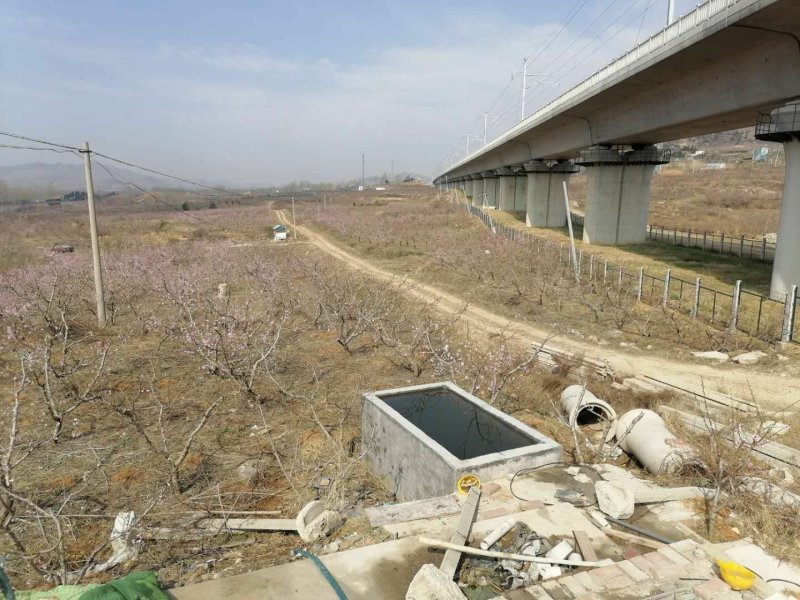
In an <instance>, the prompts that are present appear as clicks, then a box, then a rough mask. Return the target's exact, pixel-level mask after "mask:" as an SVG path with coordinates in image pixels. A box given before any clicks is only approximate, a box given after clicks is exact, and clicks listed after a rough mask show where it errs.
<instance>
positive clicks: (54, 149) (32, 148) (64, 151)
mask: <svg viewBox="0 0 800 600" xmlns="http://www.w3.org/2000/svg"><path fill="white" fill-rule="evenodd" d="M0 148H11V149H12V150H46V151H48V152H58V153H62V154H77V152H75V150H59V149H58V148H37V147H36V146H14V145H13V144H0Z"/></svg>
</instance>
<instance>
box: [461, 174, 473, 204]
mask: <svg viewBox="0 0 800 600" xmlns="http://www.w3.org/2000/svg"><path fill="white" fill-rule="evenodd" d="M463 180H464V184H463V185H464V199H465V200H467V202H469V201H470V200H471V199H472V177H470V176H469V175H467V176H465V177H464V178H463Z"/></svg>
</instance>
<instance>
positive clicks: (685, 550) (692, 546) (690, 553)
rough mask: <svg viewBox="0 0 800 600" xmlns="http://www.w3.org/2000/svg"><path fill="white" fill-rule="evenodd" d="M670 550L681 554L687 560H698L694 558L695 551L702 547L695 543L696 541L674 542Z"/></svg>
mask: <svg viewBox="0 0 800 600" xmlns="http://www.w3.org/2000/svg"><path fill="white" fill-rule="evenodd" d="M669 547H670V548H672V549H673V550H675V551H676V552H678V553H679V554H681V555H683V556H684V557H685V558H688V559H689V560H692V559H694V558H696V557H695V556H694V551H695V550H697V548H699V547H700V545H699V544H698V543H697V542H695V541H694V540H690V539H688V538H687V539H685V540H681V541H679V542H674V543H672V544H670V545H669Z"/></svg>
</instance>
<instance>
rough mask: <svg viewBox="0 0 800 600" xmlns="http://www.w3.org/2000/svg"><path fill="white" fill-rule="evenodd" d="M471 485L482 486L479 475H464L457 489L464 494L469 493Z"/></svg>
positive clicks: (457, 484)
mask: <svg viewBox="0 0 800 600" xmlns="http://www.w3.org/2000/svg"><path fill="white" fill-rule="evenodd" d="M471 487H476V488H480V487H481V480H480V479H478V476H477V475H463V476H462V477H461V478H459V480H458V483H456V490H458V493H459V494H461V495H462V496H466V495H467V494H469V488H471Z"/></svg>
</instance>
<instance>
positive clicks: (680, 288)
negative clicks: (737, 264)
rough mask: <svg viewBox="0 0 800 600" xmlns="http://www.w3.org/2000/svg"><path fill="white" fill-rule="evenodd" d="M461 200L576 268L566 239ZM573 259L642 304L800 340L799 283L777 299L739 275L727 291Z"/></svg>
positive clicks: (583, 271) (586, 274)
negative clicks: (799, 317) (745, 285)
mask: <svg viewBox="0 0 800 600" xmlns="http://www.w3.org/2000/svg"><path fill="white" fill-rule="evenodd" d="M464 206H466V209H467V212H469V214H471V215H473V216H475V217H477V218H479V219H480V220H481V222H482V223H483V224H484V225H486V227H488V228H490V229H491V230H492V232H494V233H496V234H498V235H502V236H504V237H505V238H507V239H509V240H512V241H513V240H518V241H530V240H532V239H535V240H536V242H537V244H539V245H540V246H542V247H544V248H549V249H550V251H551V252H553V253H556V252H557V253H558V262H559V266H561V267H566V268H567V269H574V266H573V262H572V258H571V256H570V252H569V248H568V247H565V244H563V243H561V244H559V243H557V242H554V241H552V240H544V239H542V238H537V236H535V235H533V234H531V233H529V232H527V231H524V230H520V229H517V228H514V227H508V226H507V225H503V224H501V223H497V222H496V221H495V220H494V219H492V217H491V215H490V214H488V213H487V212H485V211H484V210H482V209H481V208H479V207H477V206H474V205H472V204H470V203H466V204H464ZM576 217H577V219H581V220H582V217H581V216H580V215H574V214H573V215H572V219H573V223H575V224H576V225H580V224H581V222H582V221H577V219H576ZM719 237H720V238H721V236H719ZM718 247H719V248H721V247H722V245H721V244H720V246H718ZM734 247H736V246H735V243H734ZM709 248H710V247H707V249H709ZM773 253H774V250H773ZM773 255H774V254H773ZM576 262H577V269H574V270H575V271H576V272H577V275H578V278H579V279H580V280H581V281H594V282H598V283H602V284H603V285H606V286H616V287H617V288H620V289H628V290H632V291H633V292H634V293H635V295H636V298H637V300H639V301H641V302H643V303H645V304H648V305H651V306H663V307H665V308H670V309H673V310H677V311H680V312H682V313H684V314H687V315H689V316H690V317H691V318H694V319H699V320H702V321H704V322H707V323H710V324H712V325H715V326H717V327H720V328H728V329H730V330H736V331H741V332H743V333H746V334H748V335H751V336H753V337H757V338H759V339H762V340H765V341H769V342H774V341H782V342H792V343H795V344H800V331H798V328H797V327H796V326H795V321H796V313H797V312H798V311H797V308H798V305H800V293H798V286H797V285H794V286H792V287H791V289H790V290H789V292H788V293H787V295H786V299H785V300H784V301H778V300H773V299H772V298H769V297H768V296H763V295H761V294H758V293H756V292H751V291H749V290H744V289H742V282H741V281H737V282H736V284H735V285H734V286H733V288H732V289H731V291H730V292H726V291H723V290H717V289H713V288H710V287H707V286H705V285H703V283H702V280H701V279H700V278H699V277H698V278H697V279H695V281H687V280H685V279H682V278H680V277H675V276H673V275H672V273H671V271H670V270H669V269H667V271H666V272H665V273H663V274H660V275H659V274H653V273H648V272H646V271H645V270H644V268H642V267H640V268H638V269H631V267H626V266H624V265H619V264H616V263H613V262H611V261H608V260H605V259H599V258H598V257H596V256H594V255H592V254H588V253H584V252H583V251H581V252H580V253H578V254H577V255H576Z"/></svg>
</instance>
